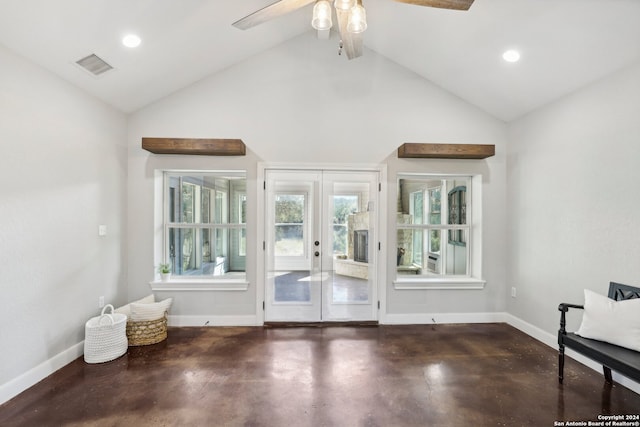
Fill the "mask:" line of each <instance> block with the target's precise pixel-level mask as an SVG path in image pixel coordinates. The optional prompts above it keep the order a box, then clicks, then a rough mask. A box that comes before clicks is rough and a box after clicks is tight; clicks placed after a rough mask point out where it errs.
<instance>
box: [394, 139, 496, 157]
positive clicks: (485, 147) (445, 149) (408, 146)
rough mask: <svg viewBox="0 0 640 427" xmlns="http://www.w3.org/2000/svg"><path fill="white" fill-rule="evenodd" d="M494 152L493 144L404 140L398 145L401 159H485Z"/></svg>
mask: <svg viewBox="0 0 640 427" xmlns="http://www.w3.org/2000/svg"><path fill="white" fill-rule="evenodd" d="M495 154H496V146H495V145H493V144H422V143H414V142H406V143H404V144H402V145H401V146H400V147H398V157H399V158H401V159H486V158H487V157H491V156H494V155H495Z"/></svg>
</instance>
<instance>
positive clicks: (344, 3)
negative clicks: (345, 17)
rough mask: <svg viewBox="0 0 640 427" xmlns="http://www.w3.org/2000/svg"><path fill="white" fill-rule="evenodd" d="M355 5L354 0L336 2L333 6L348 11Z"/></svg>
mask: <svg viewBox="0 0 640 427" xmlns="http://www.w3.org/2000/svg"><path fill="white" fill-rule="evenodd" d="M355 5H356V0H336V1H335V2H334V3H333V6H334V7H335V8H336V9H340V10H349V9H351V8H352V7H353V6H355Z"/></svg>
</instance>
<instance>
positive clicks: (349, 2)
mask: <svg viewBox="0 0 640 427" xmlns="http://www.w3.org/2000/svg"><path fill="white" fill-rule="evenodd" d="M395 1H397V2H401V3H408V4H412V5H415V6H427V7H437V8H441V9H455V10H469V8H470V7H471V4H472V3H473V1H474V0H395ZM311 3H315V5H314V7H313V19H312V22H311V24H312V26H313V27H314V28H315V29H316V30H318V33H319V34H322V33H323V34H326V35H327V36H328V34H329V29H330V28H331V26H332V19H331V15H332V11H331V4H330V3H329V1H328V0H279V1H276V2H275V3H272V4H270V5H269V6H266V7H263V8H262V9H259V10H257V11H255V12H253V13H251V14H249V15H247V16H245V17H244V18H242V19H239V20H238V21H236V22H234V23H233V24H232V25H233V26H234V27H236V28H240V29H241V30H247V29H249V28H252V27H255V26H256V25H260V24H262V23H264V22H267V21H269V20H271V19H274V18H277V17H279V16H282V15H285V14H287V13H289V12H293V11H294V10H297V9H300V8H302V7H304V6H307V5H310V4H311ZM333 6H334V8H335V11H336V17H337V19H338V30H339V32H340V38H341V41H340V50H339V51H338V53H341V51H342V49H344V51H345V52H346V55H347V58H348V59H353V58H357V57H359V56H362V46H363V42H362V33H363V32H364V30H366V28H367V21H366V14H365V10H364V7H363V6H362V0H335V1H334V2H333Z"/></svg>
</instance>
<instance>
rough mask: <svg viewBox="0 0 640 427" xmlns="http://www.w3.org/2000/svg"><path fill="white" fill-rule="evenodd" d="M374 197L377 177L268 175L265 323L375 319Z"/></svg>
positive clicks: (359, 174) (282, 172)
mask: <svg viewBox="0 0 640 427" xmlns="http://www.w3.org/2000/svg"><path fill="white" fill-rule="evenodd" d="M377 199H378V173H377V172H346V171H292V170H267V171H266V234H267V236H266V257H267V258H266V266H267V268H266V276H267V277H266V300H265V320H266V321H276V322H277V321H283V322H321V321H368V320H376V318H377V293H376V291H377V289H376V271H377V269H376V263H377V253H378V243H377V242H378V236H377V214H376V212H377V209H378V207H377Z"/></svg>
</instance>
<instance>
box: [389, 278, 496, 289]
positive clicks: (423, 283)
mask: <svg viewBox="0 0 640 427" xmlns="http://www.w3.org/2000/svg"><path fill="white" fill-rule="evenodd" d="M486 283H487V282H486V280H482V279H476V278H473V277H461V278H447V279H443V278H441V277H438V278H435V277H434V278H430V277H429V278H427V277H417V278H411V279H405V278H404V277H403V278H402V279H396V280H394V282H393V288H394V289H396V290H407V289H446V290H453V289H461V290H469V289H480V290H481V289H484V285H485V284H486Z"/></svg>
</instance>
